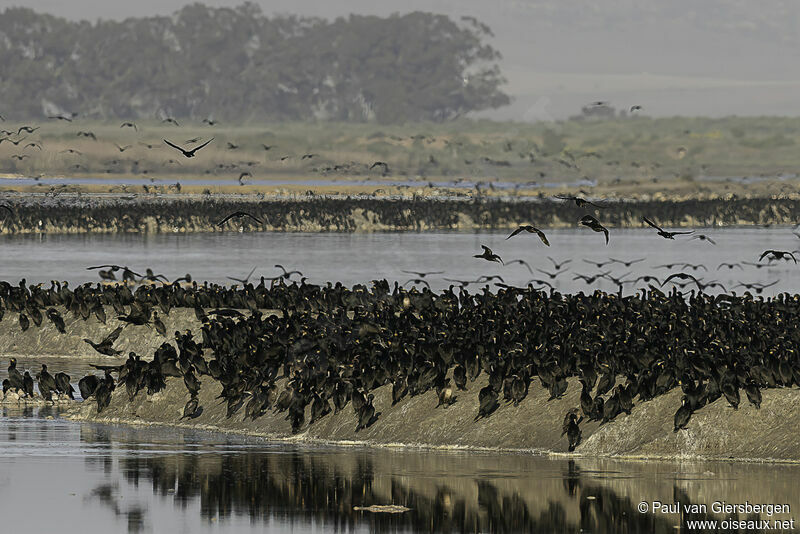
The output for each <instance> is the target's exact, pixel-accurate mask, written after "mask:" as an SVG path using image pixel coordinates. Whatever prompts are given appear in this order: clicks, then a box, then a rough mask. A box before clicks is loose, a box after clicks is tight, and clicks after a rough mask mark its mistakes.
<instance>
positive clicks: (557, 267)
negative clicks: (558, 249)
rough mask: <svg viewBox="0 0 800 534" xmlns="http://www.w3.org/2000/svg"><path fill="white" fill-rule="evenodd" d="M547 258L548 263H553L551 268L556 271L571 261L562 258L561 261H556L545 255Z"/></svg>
mask: <svg viewBox="0 0 800 534" xmlns="http://www.w3.org/2000/svg"><path fill="white" fill-rule="evenodd" d="M547 259H548V260H550V263H552V264H553V268H554V269H555V270H556V271H560V270H561V268H562V267H563V266H565V265H566V264H568V263H570V262H571V261H572V260H564V261H562V262H561V263H558V262H557V261H556V260H554V259H553V258H551V257H550V256H547Z"/></svg>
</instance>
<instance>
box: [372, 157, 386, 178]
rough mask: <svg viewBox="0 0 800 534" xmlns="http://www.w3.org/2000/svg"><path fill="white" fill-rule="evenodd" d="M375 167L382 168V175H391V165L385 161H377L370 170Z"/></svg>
mask: <svg viewBox="0 0 800 534" xmlns="http://www.w3.org/2000/svg"><path fill="white" fill-rule="evenodd" d="M375 167H382V168H383V171H381V174H383V175H384V176H386V175H387V174H389V164H388V163H386V162H385V161H376V162H375V163H373V164H372V165H370V167H369V170H372V169H374V168H375Z"/></svg>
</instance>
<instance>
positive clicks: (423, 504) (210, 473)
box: [92, 449, 704, 534]
mask: <svg viewBox="0 0 800 534" xmlns="http://www.w3.org/2000/svg"><path fill="white" fill-rule="evenodd" d="M554 462H555V461H554ZM376 465H377V464H375V463H374V459H373V458H372V457H371V455H370V454H369V453H367V452H352V451H348V453H347V454H344V453H342V454H336V453H333V454H317V453H315V452H310V453H309V451H303V450H288V451H287V450H285V449H280V450H278V452H277V453H276V451H275V450H273V451H271V452H269V451H267V452H264V451H259V452H252V453H222V454H218V453H213V452H206V453H204V454H169V455H157V456H150V455H140V454H132V455H125V456H123V457H120V458H119V467H120V471H121V473H122V477H123V479H124V481H125V482H127V483H128V484H130V485H131V486H134V487H139V486H140V484H143V483H144V482H145V481H150V483H151V484H152V492H153V494H154V495H156V496H159V497H161V498H163V499H169V500H172V502H173V504H174V505H175V506H176V507H179V508H181V509H182V510H184V511H185V510H186V509H187V508H190V506H189V505H190V504H191V503H193V502H195V501H197V500H199V502H200V513H201V515H202V517H203V518H204V519H206V520H208V521H209V522H220V524H224V522H225V521H226V519H231V518H232V517H233V516H236V515H247V516H249V517H250V519H251V521H254V522H263V523H264V524H267V523H270V524H275V522H277V523H278V524H279V525H283V526H285V527H287V528H289V527H290V526H293V525H295V524H303V525H306V524H313V525H315V526H316V527H321V528H322V529H325V530H329V529H334V530H339V529H343V530H346V531H350V530H354V529H356V528H365V527H366V528H368V529H369V530H370V531H375V532H401V531H402V532H406V531H414V532H548V533H550V532H581V531H582V532H647V533H663V534H667V533H673V532H675V531H676V529H677V528H681V524H680V523H682V524H683V525H684V526H685V521H686V520H687V519H704V517H699V516H693V517H688V516H687V517H683V518H681V517H678V516H658V515H652V514H641V513H639V512H638V511H637V509H636V505H637V504H638V500H636V501H634V500H632V499H631V498H630V497H626V496H622V495H620V494H619V493H617V492H616V491H615V490H614V489H611V488H610V487H609V484H608V483H604V482H603V477H597V474H598V472H597V471H591V472H587V473H583V472H582V471H581V469H580V468H579V467H578V465H577V463H576V462H575V461H573V460H570V461H564V462H563V463H562V466H561V469H560V471H558V472H555V473H549V474H547V473H542V475H543V477H544V479H546V478H548V476H549V478H555V479H556V480H555V484H553V483H552V482H553V481H552V480H550V481H548V480H536V479H533V478H531V477H524V476H523V477H503V476H501V477H480V478H476V477H475V476H474V475H468V474H467V473H464V475H468V476H452V475H450V474H448V473H447V469H433V470H431V471H430V475H429V476H415V475H413V474H412V475H411V476H406V475H396V474H386V473H385V472H383V473H384V474H379V473H378V472H377V471H376ZM559 478H560V482H559V481H558V479H559ZM121 482H122V480H120V483H121ZM115 491H116V489H115V487H114V486H109V487H106V486H101V487H98V488H97V489H96V490H95V491H94V492H93V493H92V495H93V496H94V497H95V498H97V499H100V500H101V501H103V502H107V503H108V504H109V506H110V507H112V509H113V510H114V511H115V513H116V514H117V515H120V516H121V517H125V518H126V519H127V521H128V525H129V531H130V532H138V530H137V529H139V528H141V525H143V524H144V523H145V522H146V511H142V510H141V509H140V508H137V507H135V506H132V507H131V508H130V509H125V510H120V509H119V508H118V507H116V505H114V504H112V501H110V500H108V498H106V497H104V496H105V495H108V494H109V492H111V493H112V494H113V493H114V492H115ZM674 495H675V496H676V497H675V498H676V500H678V499H679V500H680V502H681V503H682V504H691V503H692V500H691V499H690V498H689V497H688V495H686V494H685V493H684V492H683V491H682V490H681V489H679V488H678V487H677V486H676V487H675V488H674ZM104 499H105V500H104ZM376 504H378V505H380V504H394V505H401V506H404V507H406V508H408V510H407V511H405V512H402V513H369V512H364V511H361V510H354V507H361V506H365V507H366V506H372V505H376ZM137 514H139V515H137Z"/></svg>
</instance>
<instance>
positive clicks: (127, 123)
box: [119, 122, 139, 132]
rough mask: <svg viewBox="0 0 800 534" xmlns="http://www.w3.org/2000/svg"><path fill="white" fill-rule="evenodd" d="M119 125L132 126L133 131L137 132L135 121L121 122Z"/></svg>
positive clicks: (121, 126) (123, 126)
mask: <svg viewBox="0 0 800 534" xmlns="http://www.w3.org/2000/svg"><path fill="white" fill-rule="evenodd" d="M119 127H120V128H133V129H134V131H137V132H138V131H139V127H138V126H136V123H135V122H123V123H122V124H120V125H119Z"/></svg>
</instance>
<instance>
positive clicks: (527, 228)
mask: <svg viewBox="0 0 800 534" xmlns="http://www.w3.org/2000/svg"><path fill="white" fill-rule="evenodd" d="M522 232H528V233H529V234H536V235H538V236H539V239H541V240H542V243H544V244H545V245H547V246H548V247H549V246H550V242H549V241H548V240H547V236H546V235H544V232H542V231H541V230H539V229H538V228H535V227H533V226H531V225H530V224H526V225H522V226H520V227H519V228H517V229H516V230H514V231H513V232H511V235H509V236H508V237H507V238H506V239H511V238H512V237H514V236H515V235H518V234H520V233H522Z"/></svg>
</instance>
